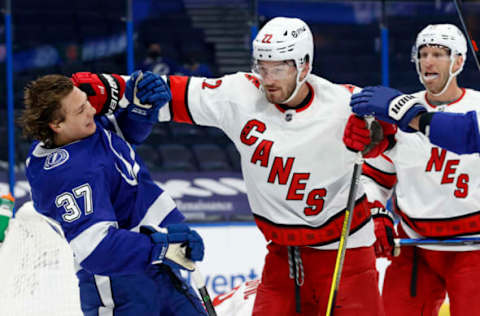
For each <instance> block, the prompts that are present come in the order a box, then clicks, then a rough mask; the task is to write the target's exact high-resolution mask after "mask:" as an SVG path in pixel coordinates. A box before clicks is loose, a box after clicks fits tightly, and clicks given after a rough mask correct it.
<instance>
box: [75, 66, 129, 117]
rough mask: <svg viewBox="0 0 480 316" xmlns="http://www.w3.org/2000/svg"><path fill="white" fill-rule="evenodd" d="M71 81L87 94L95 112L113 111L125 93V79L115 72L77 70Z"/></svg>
mask: <svg viewBox="0 0 480 316" xmlns="http://www.w3.org/2000/svg"><path fill="white" fill-rule="evenodd" d="M72 82H73V84H74V85H75V86H77V87H78V88H79V89H80V90H82V91H83V92H85V93H86V94H87V96H88V101H89V102H90V104H91V105H92V106H93V107H94V108H95V109H96V110H97V114H100V115H102V114H106V113H113V112H114V111H115V110H116V109H117V107H118V106H119V101H120V99H121V98H122V97H123V94H124V93H125V80H123V78H122V77H121V76H119V75H116V74H94V73H91V72H77V73H75V74H73V75H72Z"/></svg>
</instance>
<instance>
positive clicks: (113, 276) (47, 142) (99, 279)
mask: <svg viewBox="0 0 480 316" xmlns="http://www.w3.org/2000/svg"><path fill="white" fill-rule="evenodd" d="M152 76H153V74H151V73H147V74H145V76H144V78H145V80H148V78H149V77H150V78H151V77H152ZM158 83H159V85H157V86H156V88H155V90H148V93H149V94H148V96H144V97H142V98H140V101H141V102H140V103H130V104H128V105H127V106H126V107H123V108H122V107H121V106H120V104H119V103H118V101H119V99H120V98H121V97H122V94H123V91H126V93H127V94H128V95H129V96H132V95H133V87H134V83H133V82H132V81H131V80H129V81H127V82H126V83H125V81H124V79H123V78H122V77H120V76H116V75H96V74H91V73H77V74H75V75H74V76H73V78H72V79H70V78H67V77H64V76H60V75H48V76H44V77H41V78H39V79H37V80H35V81H33V82H31V83H30V84H29V85H28V86H27V88H26V90H25V105H26V108H25V110H24V112H23V113H22V116H21V118H20V121H21V124H22V127H23V129H24V132H25V134H26V135H28V136H30V137H32V138H33V139H35V140H36V141H35V142H34V144H33V145H32V148H31V150H30V153H29V157H28V159H27V163H26V165H27V168H26V174H27V178H28V181H29V183H30V186H31V191H32V200H33V202H34V206H35V209H36V210H37V211H38V212H40V213H42V214H43V215H45V216H48V217H49V218H51V219H53V220H55V221H57V222H59V223H60V224H61V227H62V229H63V231H64V233H65V237H66V239H67V241H68V242H69V244H70V246H71V248H72V250H73V253H74V259H75V263H76V266H77V267H76V268H77V277H78V280H79V288H80V301H81V308H82V311H83V313H84V315H85V316H97V315H117V316H133V315H142V316H160V315H162V316H170V315H172V316H173V315H178V316H180V315H181V316H186V315H191V316H193V315H195V316H196V315H206V312H205V309H204V308H203V306H202V304H201V302H200V300H199V298H198V296H197V295H196V294H195V293H194V292H193V289H192V288H191V287H189V286H188V285H187V284H186V283H185V282H184V281H183V280H182V279H181V278H180V276H179V269H180V268H184V267H188V265H186V264H185V262H184V261H183V259H185V258H184V257H178V255H177V256H173V257H172V256H169V251H168V250H169V249H171V247H174V246H173V244H177V245H178V244H184V245H185V247H186V248H185V250H186V257H187V258H188V259H191V260H202V258H203V242H202V239H201V237H200V236H199V235H198V233H196V232H195V231H193V230H190V228H189V227H188V226H187V225H185V224H183V223H181V222H182V220H183V219H184V217H183V215H182V214H181V213H180V212H179V211H178V210H177V208H176V206H175V203H174V201H173V200H172V199H171V197H170V196H168V195H167V194H166V193H165V192H163V190H162V189H161V188H160V187H159V186H158V185H157V184H156V183H154V182H153V180H152V179H151V177H150V175H149V173H148V171H147V169H146V167H145V165H144V164H143V162H142V161H141V159H140V158H139V157H138V156H137V155H136V153H135V151H134V149H133V148H132V146H131V145H130V142H132V143H134V144H138V143H140V142H141V141H143V140H144V139H145V138H146V137H147V136H148V134H149V132H150V130H151V128H152V126H153V124H154V122H152V120H151V118H152V117H153V118H156V113H157V112H158V109H159V108H160V107H161V106H163V105H164V104H165V103H166V102H167V101H168V100H169V99H170V92H169V91H168V88H167V87H165V86H164V84H163V82H162V81H159V82H158ZM79 88H81V89H83V90H84V91H86V92H87V94H88V95H87V94H86V93H84V92H83V91H82V90H80V89H79ZM127 99H129V100H133V99H132V98H131V97H130V98H127ZM146 104H148V105H146ZM105 112H107V113H108V112H109V114H108V115H107V116H105V115H98V116H96V114H101V113H105ZM154 121H156V119H154ZM177 259H178V260H177ZM190 263H191V261H190Z"/></svg>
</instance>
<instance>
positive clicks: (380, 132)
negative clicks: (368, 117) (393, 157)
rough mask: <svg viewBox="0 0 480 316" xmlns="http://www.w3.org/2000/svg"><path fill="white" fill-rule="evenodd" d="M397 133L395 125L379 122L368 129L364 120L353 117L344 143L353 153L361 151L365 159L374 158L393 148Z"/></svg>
mask: <svg viewBox="0 0 480 316" xmlns="http://www.w3.org/2000/svg"><path fill="white" fill-rule="evenodd" d="M396 131H397V128H396V126H395V125H392V124H389V123H386V122H382V121H377V120H376V121H373V122H372V124H371V125H370V128H368V127H367V123H366V121H365V120H364V119H363V118H360V117H358V116H355V115H351V116H350V118H349V119H348V122H347V125H346V127H345V131H344V135H343V143H344V144H345V146H346V147H347V148H348V149H349V150H351V151H354V152H357V151H361V152H362V155H363V157H365V158H374V157H377V156H379V155H380V154H381V153H383V152H384V151H385V150H386V149H387V148H389V147H391V145H392V144H393V142H394V141H395V140H394V135H395V133H396Z"/></svg>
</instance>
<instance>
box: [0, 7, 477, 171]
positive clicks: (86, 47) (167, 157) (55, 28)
mask: <svg viewBox="0 0 480 316" xmlns="http://www.w3.org/2000/svg"><path fill="white" fill-rule="evenodd" d="M127 2H128V1H126V0H125V1H123V0H102V1H98V0H70V1H64V0H48V1H37V0H15V1H12V22H13V54H14V64H13V71H14V75H13V77H14V91H15V94H14V100H15V115H16V116H18V114H19V113H20V111H21V109H22V107H23V102H22V97H23V88H24V87H25V85H26V84H27V83H28V82H29V81H31V80H33V79H35V78H37V77H39V76H41V75H45V74H50V73H61V74H64V75H68V76H69V75H71V74H72V73H74V72H77V71H91V72H104V73H121V74H124V73H126V72H127V66H126V65H127V55H126V48H127V32H126V17H127ZM132 8H133V21H134V23H133V25H134V52H135V69H142V70H150V71H153V72H155V73H158V74H163V75H173V74H176V75H194V76H205V77H217V76H222V75H224V74H227V73H233V72H236V71H249V70H250V67H251V57H250V43H251V40H252V30H255V28H254V27H255V26H259V27H261V26H262V25H263V24H264V23H265V22H266V21H268V20H269V19H270V18H272V17H274V16H290V17H299V18H302V19H304V20H305V21H306V22H308V24H309V25H310V26H311V29H312V32H313V33H314V40H315V57H314V65H313V73H315V74H318V75H320V76H322V77H325V78H327V79H329V80H331V81H333V82H337V83H350V84H355V85H357V86H365V85H377V84H381V83H382V67H381V46H382V42H381V32H380V29H381V26H384V27H386V28H387V29H388V32H389V43H388V47H389V67H390V68H389V83H390V86H392V87H395V88H398V89H401V90H403V91H405V92H413V91H417V90H421V89H422V86H421V85H420V83H419V81H418V76H417V74H416V71H415V67H414V64H413V63H411V62H410V58H411V56H410V55H411V47H412V45H413V43H414V40H415V37H416V34H417V33H418V32H419V31H420V30H421V29H422V28H423V27H425V26H426V25H427V24H432V23H454V24H456V25H460V22H459V19H458V16H457V14H456V11H455V7H454V4H453V2H452V1H447V0H435V1H384V5H382V1H320V0H318V1H314V0H303V1H302V0H288V1H287V0H283V1H282V0H276V1H273V0H272V1H270V0H255V1H254V0H229V1H223V0H161V1H158V0H132ZM464 10H465V13H466V19H467V24H468V25H469V26H470V27H471V32H472V34H473V35H475V34H476V35H477V36H478V35H480V23H479V22H480V21H479V17H480V14H479V13H480V3H478V2H475V1H472V2H469V1H467V2H465V3H464ZM0 34H1V39H2V40H1V42H0V68H1V71H0V73H1V74H2V75H1V76H0V99H1V100H3V102H2V106H1V107H0V109H1V110H0V117H1V118H2V120H0V169H1V168H2V167H5V166H6V162H5V163H2V161H6V160H7V153H8V149H7V148H8V147H7V136H6V135H7V133H6V119H5V118H6V110H5V109H6V102H5V100H6V93H5V91H6V84H5V57H6V49H5V27H4V23H3V21H2V25H1V26H0ZM478 76H479V74H478V70H477V69H476V67H475V65H474V62H473V58H472V56H471V52H469V53H468V56H467V63H466V66H465V69H464V71H463V73H462V74H461V76H460V80H459V82H460V85H461V86H464V87H475V86H476V83H477V82H478V78H479V77H478ZM477 88H478V87H477ZM15 135H16V161H17V162H18V165H21V164H23V162H24V160H25V157H26V155H27V154H28V149H29V146H30V141H29V140H27V139H24V138H23V137H21V131H20V130H18V129H17V130H16V132H15ZM138 152H139V154H140V155H141V156H142V157H143V158H144V160H146V162H147V164H148V165H149V167H150V168H152V169H154V170H156V171H240V167H239V157H238V153H237V152H236V150H235V148H234V146H233V144H232V143H231V142H230V141H229V140H228V139H227V138H226V137H225V136H224V135H223V133H222V132H221V131H219V130H217V129H215V128H205V127H193V126H187V125H182V124H175V123H167V124H161V125H160V124H159V125H158V126H156V127H155V129H154V131H153V133H152V135H151V136H150V137H149V138H148V139H147V141H146V143H145V144H143V145H141V146H139V147H138Z"/></svg>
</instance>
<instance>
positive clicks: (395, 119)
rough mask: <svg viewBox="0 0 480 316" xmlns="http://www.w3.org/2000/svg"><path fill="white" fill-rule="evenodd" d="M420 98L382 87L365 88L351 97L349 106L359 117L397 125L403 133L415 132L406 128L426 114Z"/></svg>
mask: <svg viewBox="0 0 480 316" xmlns="http://www.w3.org/2000/svg"><path fill="white" fill-rule="evenodd" d="M422 104H423V102H422V100H421V99H420V98H416V97H414V96H412V95H409V94H402V92H400V91H398V90H395V89H392V88H387V87H382V86H376V87H365V88H363V89H362V91H361V92H359V93H356V94H354V95H352V98H351V100H350V106H351V107H352V111H353V112H354V113H355V114H357V115H359V116H366V115H373V116H375V117H376V118H378V119H380V120H382V121H385V122H389V123H393V124H397V125H398V127H400V129H401V130H402V131H404V132H409V133H411V132H415V130H414V129H413V128H411V127H409V126H408V124H409V123H410V121H411V120H412V119H413V118H414V117H415V116H417V115H418V114H420V113H423V112H426V109H425V108H424V106H423V105H422Z"/></svg>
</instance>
